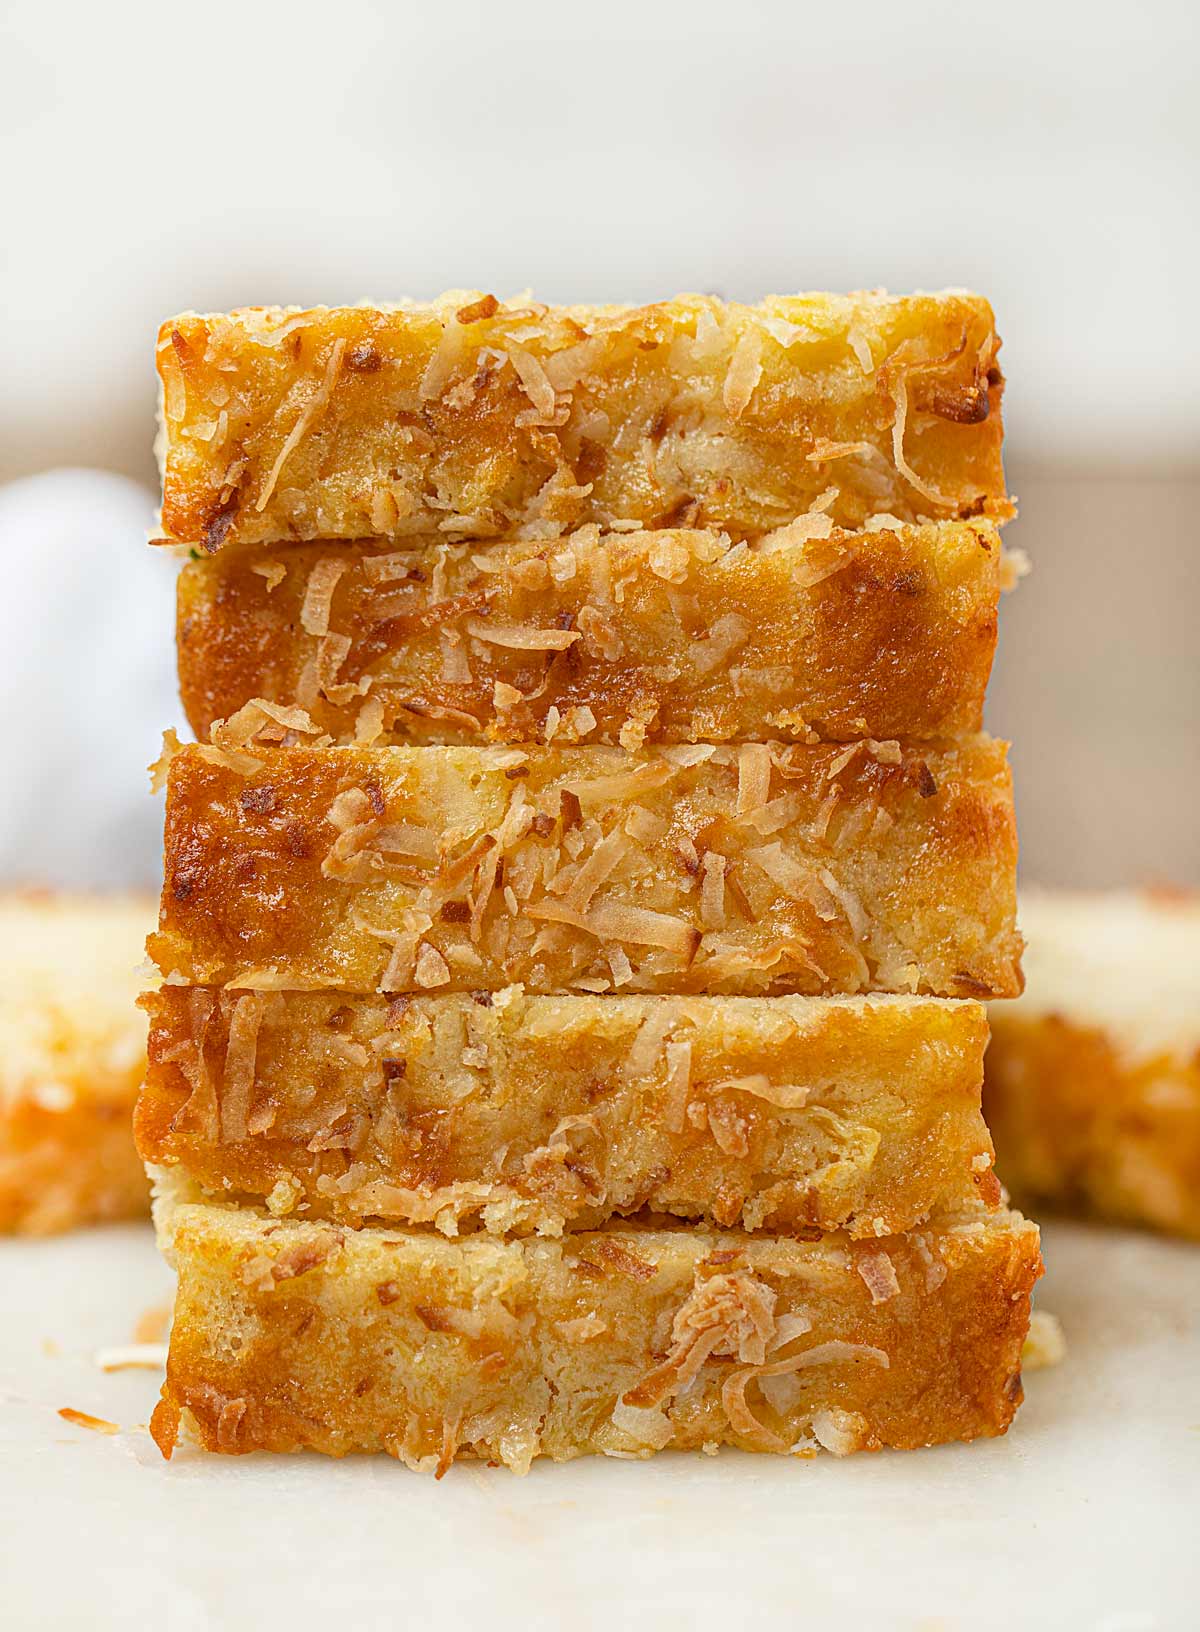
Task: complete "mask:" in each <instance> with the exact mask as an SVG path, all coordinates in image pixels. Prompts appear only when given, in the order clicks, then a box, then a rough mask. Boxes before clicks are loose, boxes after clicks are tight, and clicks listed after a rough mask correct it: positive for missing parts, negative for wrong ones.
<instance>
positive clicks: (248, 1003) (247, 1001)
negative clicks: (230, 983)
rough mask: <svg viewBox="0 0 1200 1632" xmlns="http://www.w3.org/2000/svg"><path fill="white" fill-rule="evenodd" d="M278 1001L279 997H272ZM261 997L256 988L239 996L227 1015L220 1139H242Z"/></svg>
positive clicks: (236, 1140) (261, 1006)
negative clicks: (228, 1016)
mask: <svg viewBox="0 0 1200 1632" xmlns="http://www.w3.org/2000/svg"><path fill="white" fill-rule="evenodd" d="M275 1001H278V999H275ZM263 1012H264V999H263V998H262V997H261V996H260V995H259V994H258V993H257V992H247V993H246V994H245V995H244V996H243V997H239V998H238V999H237V1001H236V1002H235V1003H234V1006H233V1013H232V1014H231V1015H230V1018H229V1039H228V1042H227V1044H226V1047H225V1065H224V1069H223V1072H222V1076H221V1142H222V1143H223V1144H236V1143H237V1142H239V1141H240V1140H243V1139H245V1137H246V1134H247V1127H246V1121H247V1117H248V1116H249V1112H250V1095H251V1092H252V1090H253V1088H254V1072H255V1064H256V1059H257V1051H258V1031H259V1027H260V1026H261V1024H262V1019H263Z"/></svg>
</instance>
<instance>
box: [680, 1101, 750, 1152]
mask: <svg viewBox="0 0 1200 1632" xmlns="http://www.w3.org/2000/svg"><path fill="white" fill-rule="evenodd" d="M701 1108H702V1109H707V1112H708V1128H709V1132H710V1133H711V1134H712V1136H713V1143H714V1144H715V1145H716V1147H717V1149H718V1150H721V1151H723V1152H724V1153H725V1155H726V1156H737V1157H742V1156H748V1155H749V1153H750V1143H749V1141H748V1139H747V1138H746V1130H747V1124H746V1120H745V1118H744V1117H742V1116H740V1115H739V1114H738V1111H737V1107H736V1106H734V1105H732V1104H730V1102H729V1101H728V1100H724V1099H720V1098H711V1097H710V1099H709V1101H708V1104H707V1107H701ZM689 1114H690V1113H689Z"/></svg>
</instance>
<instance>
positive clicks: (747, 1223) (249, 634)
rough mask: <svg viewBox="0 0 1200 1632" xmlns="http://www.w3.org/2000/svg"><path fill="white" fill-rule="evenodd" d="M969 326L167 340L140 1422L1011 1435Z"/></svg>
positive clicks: (503, 323)
mask: <svg viewBox="0 0 1200 1632" xmlns="http://www.w3.org/2000/svg"><path fill="white" fill-rule="evenodd" d="M998 345H999V342H998V340H997V337H996V334H995V330H994V326H993V319H992V314H991V311H990V309H989V307H988V306H987V304H986V302H985V301H983V300H981V299H979V298H977V297H975V296H971V295H965V294H946V295H922V296H915V297H911V298H889V297H887V296H882V295H864V296H854V297H849V298H842V297H832V296H803V297H794V298H777V299H771V300H768V301H766V302H764V303H763V304H762V305H760V306H756V307H746V306H736V305H727V304H723V303H721V302H719V301H717V300H715V299H711V298H701V297H686V298H682V299H679V300H674V301H669V302H665V303H663V304H661V305H655V306H649V307H644V308H638V309H631V308H617V307H603V308H569V309H553V308H546V307H544V306H541V305H536V304H533V303H532V302H530V301H529V300H527V299H522V300H518V301H514V302H510V303H507V304H505V303H501V302H499V301H497V300H496V299H494V298H493V297H492V296H490V295H478V294H457V295H450V296H446V297H444V298H443V299H442V300H440V301H438V302H436V303H434V304H433V305H429V306H402V307H394V308H386V309H380V308H372V307H365V306H364V307H355V308H350V309H340V310H331V309H319V310H313V311H303V312H300V311H282V310H274V309H255V310H249V311H240V312H234V313H232V314H230V315H228V316H223V317H197V316H188V317H182V318H178V319H176V320H175V321H174V322H171V323H168V324H166V325H165V326H164V329H163V331H162V335H161V338H160V344H159V368H160V373H161V376H162V382H163V412H164V448H163V458H164V502H163V530H164V533H165V535H166V536H167V538H168V539H169V540H171V541H173V542H175V543H179V544H184V545H188V546H191V553H192V555H193V560H192V561H191V563H190V564H189V565H188V566H187V567H186V568H185V570H184V572H183V575H182V578H181V583H180V593H179V622H178V645H179V658H180V670H181V678H182V688H183V695H184V700H185V705H186V708H187V712H188V716H189V719H190V721H191V724H192V726H193V727H194V729H195V731H196V733H197V736H198V738H199V742H198V743H197V744H194V745H191V746H188V747H180V746H179V745H178V744H177V743H174V742H172V743H170V744H169V745H168V752H167V753H166V755H165V756H164V767H165V775H166V779H167V783H168V799H167V816H166V846H165V881H164V889H163V898H162V911H161V918H160V925H159V931H158V933H157V934H156V935H155V936H153V937H152V939H151V950H152V953H153V956H154V958H155V960H156V962H157V964H158V965H159V967H160V969H161V971H162V975H163V977H164V983H163V986H162V989H161V991H160V992H159V993H158V994H157V995H155V996H154V997H152V998H151V999H149V1000H148V1003H149V1007H150V1012H151V1021H152V1023H151V1041H150V1067H149V1073H148V1077H147V1082H146V1086H145V1090H144V1092H143V1095H142V1098H141V1101H140V1105H139V1110H138V1117H137V1127H138V1137H139V1142H140V1147H141V1150H142V1152H143V1155H144V1156H145V1158H146V1160H147V1162H148V1163H149V1164H150V1165H151V1166H152V1168H153V1169H154V1171H155V1174H156V1180H157V1203H156V1215H157V1220H158V1227H159V1232H160V1238H161V1240H162V1242H163V1245H164V1248H165V1250H166V1251H167V1253H168V1254H169V1256H170V1257H171V1258H172V1260H173V1261H174V1263H175V1265H176V1267H177V1270H178V1275H179V1291H178V1298H177V1304H176V1313H175V1322H174V1329H173V1333H172V1339H171V1348H170V1361H169V1365H168V1371H167V1381H166V1384H165V1387H164V1392H163V1399H162V1402H161V1403H160V1405H159V1407H158V1410H157V1412H156V1414H155V1419H154V1424H153V1426H154V1432H155V1435H156V1438H157V1439H158V1442H159V1444H160V1446H161V1447H162V1448H163V1449H164V1451H166V1452H167V1453H168V1454H169V1452H170V1450H171V1448H172V1447H173V1445H174V1444H175V1442H176V1438H177V1436H178V1434H179V1433H180V1431H181V1429H182V1430H186V1431H187V1432H189V1433H191V1434H192V1435H194V1436H196V1437H197V1438H198V1439H199V1440H200V1442H201V1443H203V1444H204V1445H206V1446H208V1447H209V1448H211V1449H215V1450H220V1451H230V1452H237V1451H245V1450H252V1449H256V1448H269V1449H275V1450H291V1449H299V1448H314V1449H318V1450H322V1451H327V1452H331V1453H334V1454H342V1453H345V1452H349V1451H356V1450H385V1451H388V1452H390V1453H392V1454H393V1455H395V1456H398V1457H400V1458H402V1459H403V1460H404V1461H405V1462H406V1463H408V1464H409V1465H411V1466H413V1467H418V1468H429V1469H435V1470H437V1471H438V1472H442V1471H444V1470H445V1469H446V1467H448V1465H449V1464H450V1463H451V1462H452V1461H453V1459H454V1457H455V1456H456V1455H473V1456H476V1457H481V1458H484V1459H486V1460H490V1461H494V1462H502V1463H506V1464H508V1465H509V1466H511V1467H514V1468H521V1469H523V1468H525V1467H527V1466H528V1465H529V1463H530V1461H531V1460H532V1458H534V1457H535V1456H538V1455H547V1456H552V1457H555V1458H560V1459H561V1458H566V1457H571V1456H575V1455H579V1454H583V1453H586V1452H593V1451H600V1452H607V1453H610V1454H613V1455H624V1456H641V1455H646V1454H649V1453H651V1452H653V1451H656V1450H660V1449H663V1448H665V1447H668V1446H672V1447H678V1448H702V1449H707V1450H712V1449H715V1448H716V1447H718V1446H720V1445H722V1444H733V1445H738V1446H741V1447H743V1448H745V1449H748V1450H759V1451H778V1452H791V1453H795V1454H797V1455H808V1454H811V1453H813V1452H815V1451H816V1450H818V1449H820V1448H822V1447H823V1448H825V1449H826V1450H829V1451H833V1452H835V1453H837V1454H844V1453H845V1452H848V1451H852V1450H855V1449H864V1448H867V1449H878V1448H880V1447H882V1446H898V1447H911V1446H918V1445H925V1444H930V1443H935V1442H939V1441H944V1440H952V1439H971V1438H974V1437H976V1436H979V1435H986V1434H995V1433H998V1432H1002V1431H1003V1430H1004V1429H1005V1428H1006V1427H1007V1425H1008V1423H1009V1421H1010V1420H1011V1417H1012V1414H1013V1411H1014V1410H1015V1408H1016V1405H1017V1403H1018V1402H1019V1399H1020V1351H1021V1344H1022V1340H1023V1338H1024V1335H1025V1331H1026V1327H1027V1323H1028V1314H1029V1292H1030V1288H1031V1286H1032V1284H1033V1282H1034V1280H1035V1279H1036V1276H1037V1274H1038V1273H1039V1269H1040V1259H1039V1252H1038V1238H1037V1231H1036V1229H1035V1228H1034V1226H1032V1225H1030V1224H1028V1223H1026V1222H1025V1220H1024V1219H1022V1218H1021V1217H1020V1216H1019V1215H1016V1214H1013V1213H1011V1212H1008V1211H1007V1210H1005V1208H1004V1206H1003V1204H1002V1201H1001V1196H1000V1191H999V1186H998V1184H997V1182H996V1180H995V1178H994V1176H993V1174H992V1171H991V1166H992V1147H991V1142H990V1139H989V1137H988V1133H987V1130H986V1127H985V1125H984V1123H983V1119H982V1115H981V1110H980V1085H981V1080H982V1057H983V1050H984V1046H985V1043H986V1039H987V1023H986V1017H985V1010H984V1008H983V1005H982V1001H981V1000H983V999H987V998H994V997H1004V996H1012V995H1015V993H1016V992H1017V991H1018V990H1019V987H1020V966H1019V954H1020V940H1019V937H1018V935H1017V932H1016V927H1015V896H1014V888H1015V877H1014V874H1015V860H1016V838H1015V831H1014V823H1013V810H1012V796H1011V787H1010V781H1009V774H1008V769H1007V764H1006V760H1005V751H1004V746H1003V745H1002V744H1000V743H996V742H993V741H991V740H990V739H988V738H987V737H985V736H982V735H980V726H981V717H982V705H983V696H984V691H985V688H986V684H987V680H988V675H989V671H990V666H991V660H992V653H993V648H994V643H995V632H996V616H997V605H998V598H999V594H1000V591H1001V588H1002V587H1003V586H1004V583H1005V577H1006V571H1007V569H1006V564H1005V561H1004V557H1003V553H1002V550H1001V546H1000V539H999V534H998V531H997V525H998V523H999V522H1001V521H1003V520H1004V519H1005V518H1006V517H1007V516H1008V515H1009V514H1010V512H1011V506H1010V504H1009V502H1008V500H1007V498H1006V496H1005V491H1004V480H1003V472H1002V467H1001V423H1000V396H1001V391H1002V378H1001V374H1000V370H999V367H998V364H997V351H998Z"/></svg>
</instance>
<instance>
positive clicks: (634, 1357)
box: [152, 1195, 1041, 1474]
mask: <svg viewBox="0 0 1200 1632" xmlns="http://www.w3.org/2000/svg"><path fill="white" fill-rule="evenodd" d="M158 1218H159V1228H160V1231H161V1233H162V1235H163V1238H164V1244H165V1245H166V1247H167V1248H168V1250H169V1251H170V1252H171V1253H172V1254H173V1256H174V1259H175V1261H176V1263H177V1265H178V1268H179V1296H178V1301H177V1305H176V1312H175V1323H174V1328H173V1331H172V1337H171V1351H170V1359H169V1361H168V1367H167V1380H166V1384H165V1386H164V1390H163V1397H162V1401H161V1402H160V1404H159V1406H158V1407H157V1409H156V1411H155V1414H154V1419H153V1423H152V1431H153V1432H154V1435H155V1438H156V1440H157V1442H158V1444H159V1446H160V1448H161V1449H162V1450H163V1451H164V1452H165V1453H166V1454H168V1455H169V1454H170V1452H171V1450H172V1449H173V1448H174V1445H175V1443H176V1440H177V1438H178V1436H179V1433H180V1432H181V1430H182V1431H185V1432H187V1433H189V1434H192V1435H195V1436H196V1437H197V1438H198V1439H199V1440H200V1442H201V1443H202V1444H203V1445H204V1446H206V1447H207V1448H208V1449H210V1450H214V1451H220V1452H225V1453H229V1454H238V1453H242V1452H246V1451H252V1450H257V1449H267V1450H272V1451H294V1450H302V1449H308V1450H317V1451H322V1452H325V1453H327V1454H329V1455H334V1456H342V1455H346V1454H348V1453H350V1452H354V1451H386V1452H388V1453H389V1454H390V1455H392V1456H395V1457H397V1458H399V1459H400V1460H402V1461H403V1462H405V1463H406V1464H407V1465H408V1466H409V1467H412V1468H414V1469H419V1470H422V1471H430V1472H436V1473H438V1474H441V1473H444V1472H445V1471H446V1469H447V1468H448V1467H449V1466H450V1464H451V1463H452V1462H453V1461H454V1460H455V1458H456V1457H459V1456H466V1457H479V1458H483V1459H484V1460H487V1461H490V1462H498V1463H503V1464H504V1465H506V1466H508V1467H510V1468H513V1469H515V1470H517V1471H519V1472H523V1471H525V1470H526V1469H527V1468H528V1467H529V1465H530V1463H531V1462H532V1460H533V1459H534V1458H535V1457H538V1456H545V1457H550V1458H553V1459H554V1460H557V1461H564V1460H567V1459H569V1458H572V1457H575V1456H581V1455H586V1454H591V1453H597V1452H600V1453H603V1454H606V1455H612V1456H626V1457H645V1456H649V1455H652V1454H653V1453H654V1452H656V1451H659V1450H664V1449H667V1448H668V1447H670V1448H675V1449H680V1450H695V1449H700V1448H702V1447H705V1446H707V1447H716V1446H720V1445H736V1446H740V1447H741V1448H742V1449H744V1450H750V1451H760V1452H776V1453H783V1454H792V1455H797V1456H801V1457H805V1456H810V1455H813V1454H815V1453H816V1452H818V1451H819V1450H822V1449H824V1450H827V1451H830V1452H832V1453H833V1454H835V1455H839V1456H840V1455H846V1454H849V1453H850V1452H853V1451H859V1450H878V1449H880V1448H882V1447H884V1446H896V1447H900V1448H914V1447H916V1446H921V1445H929V1444H937V1443H941V1442H944V1441H949V1440H969V1439H974V1438H977V1437H979V1436H987V1435H995V1434H999V1433H1003V1432H1004V1431H1005V1429H1006V1428H1007V1427H1008V1424H1009V1422H1010V1421H1011V1419H1012V1415H1013V1412H1014V1410H1015V1409H1016V1406H1017V1405H1018V1403H1019V1402H1020V1399H1021V1381H1020V1355H1021V1346H1022V1343H1023V1341H1024V1338H1025V1334H1026V1331H1027V1329H1028V1324H1029V1293H1030V1289H1031V1287H1032V1285H1033V1283H1034V1281H1035V1280H1036V1278H1037V1276H1038V1274H1039V1273H1040V1268H1041V1262H1040V1256H1039V1252H1038V1236H1037V1230H1036V1228H1035V1227H1034V1226H1033V1225H1031V1224H1027V1223H1026V1222H1025V1221H1024V1220H1023V1219H1022V1218H1020V1217H1019V1215H1015V1214H1010V1213H1003V1212H1000V1213H986V1212H981V1211H968V1212H964V1213H959V1214H954V1215H949V1216H947V1217H944V1218H942V1219H941V1220H940V1221H937V1222H935V1223H933V1224H931V1225H930V1226H929V1227H928V1228H927V1229H925V1230H919V1231H915V1232H912V1233H910V1234H908V1235H905V1236H887V1237H884V1238H882V1239H881V1240H879V1241H875V1242H870V1243H865V1242H862V1243H859V1242H853V1241H851V1240H849V1239H848V1238H847V1237H845V1236H842V1235H831V1236H828V1237H826V1238H825V1239H824V1240H822V1241H817V1242H804V1241H797V1240H792V1239H787V1238H785V1237H774V1238H772V1237H768V1236H754V1235H747V1234H745V1233H742V1232H739V1231H711V1230H703V1229H662V1228H657V1227H653V1226H650V1225H647V1224H643V1223H634V1224H629V1225H625V1226H619V1227H614V1228H610V1229H608V1230H604V1231H599V1232H584V1233H581V1234H576V1235H571V1236H567V1237H565V1238H564V1239H563V1240H561V1241H545V1240H537V1239H532V1240H522V1241H507V1242H501V1241H496V1240H494V1239H491V1238H488V1237H484V1236H475V1237H472V1238H471V1239H469V1240H465V1241H459V1242H449V1241H445V1240H443V1239H442V1238H441V1237H439V1236H438V1235H436V1234H435V1233H432V1232H429V1233H423V1232H405V1231H402V1230H396V1231H392V1230H371V1231H354V1230H344V1229H341V1228H339V1227H337V1226H334V1225H330V1224H321V1223H290V1222H286V1221H278V1220H276V1221H269V1220H268V1219H266V1218H264V1217H263V1216H261V1215H256V1214H252V1213H249V1212H247V1211H245V1210H236V1209H232V1208H225V1207H221V1206H217V1205H212V1204H208V1205H204V1204H196V1203H191V1202H183V1203H179V1202H173V1201H171V1200H170V1199H169V1197H168V1196H166V1195H163V1196H160V1200H159V1203H158Z"/></svg>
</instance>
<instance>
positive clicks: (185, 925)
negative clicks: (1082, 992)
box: [151, 738, 1020, 997]
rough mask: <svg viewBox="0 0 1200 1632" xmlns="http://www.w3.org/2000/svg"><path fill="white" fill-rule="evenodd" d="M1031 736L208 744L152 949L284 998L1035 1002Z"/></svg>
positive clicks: (174, 977) (183, 758)
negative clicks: (1018, 904)
mask: <svg viewBox="0 0 1200 1632" xmlns="http://www.w3.org/2000/svg"><path fill="white" fill-rule="evenodd" d="M1015 864H1016V836H1015V830H1014V821H1013V807H1012V789H1011V782H1010V778H1009V772H1008V767H1007V762H1006V758H1005V750H1004V745H1003V744H1000V743H996V742H993V741H992V740H990V739H988V738H971V739H965V740H964V741H963V742H961V743H958V744H953V745H937V746H932V745H931V746H928V747H925V746H922V747H919V748H914V747H905V746H902V745H900V744H899V743H895V742H890V743H889V742H885V743H874V742H871V743H867V742H862V743H856V744H852V745H850V746H848V747H838V746H819V747H801V746H784V745H769V744H744V745H742V746H740V747H714V746H712V745H701V746H694V747H680V748H661V749H654V750H644V751H642V752H641V753H638V754H627V753H625V752H624V751H622V750H619V749H605V748H590V747H589V748H563V749H558V748H549V749H547V748H533V749H529V750H521V749H515V748H513V749H465V748H407V749H405V748H386V749H349V748H344V749H308V748H302V747H292V748H286V747H285V748H278V747H270V746H258V745H254V744H247V743H246V741H245V739H244V738H243V739H242V746H241V747H236V746H234V745H233V744H231V743H227V744H226V745H225V746H222V747H217V746H200V747H191V748H187V749H184V750H182V751H181V752H179V753H178V754H177V755H176V756H175V757H174V758H173V760H172V761H171V764H170V768H169V790H168V800H167V824H166V855H165V878H164V887H163V897H162V911H161V919H160V925H161V927H160V932H159V933H158V934H157V935H155V936H153V937H152V938H151V950H152V954H153V956H154V957H155V959H156V960H157V962H158V964H159V967H160V968H161V970H162V972H163V974H164V975H165V976H166V977H167V979H168V981H170V982H173V983H178V982H180V981H182V982H183V983H185V984H232V985H235V986H246V987H251V988H255V989H259V990H269V989H289V988H291V989H295V988H334V989H338V990H345V991H359V992H372V991H383V992H394V993H398V992H406V991H422V990H423V991H476V990H497V989H499V988H501V987H504V986H507V985H511V984H514V983H522V984H524V985H525V986H526V987H528V988H529V989H530V990H532V991H540V992H555V991H564V990H573V991H583V992H592V993H603V992H609V991H616V992H621V991H624V992H629V993H633V992H639V991H648V992H663V993H687V992H701V991H705V992H710V993H733V994H736V993H741V994H746V995H758V994H765V993H773V992H789V991H792V992H804V993H811V994H823V993H830V992H858V991H874V990H879V991H908V992H931V993H934V994H937V995H944V996H960V997H987V996H998V995H1011V994H1013V993H1015V992H1016V991H1018V990H1019V989H1020V971H1019V954H1020V940H1019V937H1018V936H1017V933H1016V928H1015V922H1014V917H1015Z"/></svg>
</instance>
